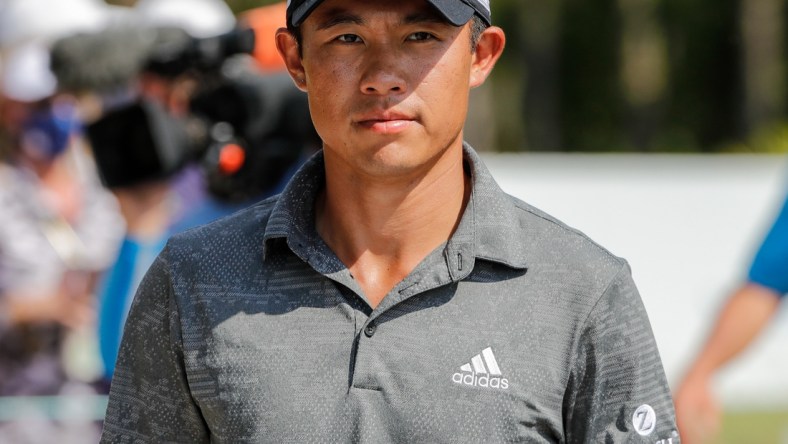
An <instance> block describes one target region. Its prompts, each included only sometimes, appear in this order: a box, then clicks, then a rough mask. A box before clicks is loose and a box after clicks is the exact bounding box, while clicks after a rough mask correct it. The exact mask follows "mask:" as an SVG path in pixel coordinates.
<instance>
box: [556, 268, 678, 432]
mask: <svg viewBox="0 0 788 444" xmlns="http://www.w3.org/2000/svg"><path fill="white" fill-rule="evenodd" d="M574 359H575V361H574V364H573V366H572V371H571V376H570V381H569V385H568V387H567V392H566V395H565V398H564V420H565V433H566V442H570V443H581V442H582V443H641V442H642V443H649V444H654V443H657V442H659V443H662V442H664V443H665V444H668V443H669V444H678V442H679V437H678V432H677V428H676V422H675V412H674V409H673V401H672V398H671V395H670V389H669V387H668V383H667V380H666V378H665V373H664V370H663V368H662V361H661V359H660V356H659V352H658V350H657V345H656V341H655V340H654V335H653V333H652V330H651V325H650V323H649V320H648V317H647V315H646V311H645V308H644V306H643V303H642V301H641V298H640V295H639V294H638V291H637V289H636V287H635V284H634V282H633V281H632V278H631V274H630V270H629V267H628V266H626V265H624V266H623V267H622V269H621V270H620V271H619V273H618V275H617V276H616V277H615V279H614V280H613V281H612V282H611V283H610V285H609V286H608V288H607V290H606V291H605V292H604V293H603V294H602V296H601V297H600V299H599V300H598V302H597V303H596V305H595V306H594V308H593V309H592V311H591V312H590V314H589V315H588V318H587V319H586V321H585V323H584V324H583V325H582V327H581V330H580V331H579V334H578V339H577V342H576V353H575V357H574ZM662 440H664V441H662Z"/></svg>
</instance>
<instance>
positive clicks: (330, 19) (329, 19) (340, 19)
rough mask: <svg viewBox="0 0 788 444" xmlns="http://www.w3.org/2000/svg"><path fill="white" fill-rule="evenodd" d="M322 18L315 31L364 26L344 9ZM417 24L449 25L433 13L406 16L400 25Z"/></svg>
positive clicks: (336, 10) (357, 18) (330, 11)
mask: <svg viewBox="0 0 788 444" xmlns="http://www.w3.org/2000/svg"><path fill="white" fill-rule="evenodd" d="M324 16H325V17H326V19H325V20H323V21H321V22H320V23H319V24H318V25H317V29H318V30H321V31H322V30H326V29H329V28H331V27H333V26H338V25H347V24H353V25H363V24H364V20H363V19H362V18H361V17H360V16H358V15H356V14H353V13H351V12H348V11H347V10H344V9H339V8H337V9H332V10H329V11H326V13H325V14H324ZM417 23H438V24H449V22H448V21H447V20H446V19H444V18H443V17H442V16H441V15H439V14H437V13H436V12H433V11H428V12H427V11H424V12H416V13H414V14H411V15H408V16H406V17H405V18H404V19H403V20H402V24H405V25H412V24H417Z"/></svg>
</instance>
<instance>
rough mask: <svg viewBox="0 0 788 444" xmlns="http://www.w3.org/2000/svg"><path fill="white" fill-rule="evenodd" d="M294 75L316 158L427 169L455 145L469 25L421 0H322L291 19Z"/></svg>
mask: <svg viewBox="0 0 788 444" xmlns="http://www.w3.org/2000/svg"><path fill="white" fill-rule="evenodd" d="M301 33H302V38H303V41H302V55H303V57H302V58H301V59H300V63H301V66H300V67H299V69H297V70H296V71H295V73H294V70H293V69H291V73H294V77H295V80H296V83H297V84H298V85H299V86H300V87H301V88H302V89H304V90H305V91H307V92H308V95H309V104H310V110H311V113H312V119H313V120H314V123H315V127H316V128H317V130H318V133H319V134H320V136H321V138H322V139H323V142H324V150H325V153H326V161H327V162H329V161H330V160H333V161H337V162H341V163H344V164H346V165H348V166H350V167H351V168H352V169H353V170H355V171H358V172H360V173H363V174H369V175H373V176H392V175H400V174H408V173H412V172H414V171H417V170H419V169H420V168H429V167H430V165H432V164H433V163H434V162H435V161H436V160H437V159H439V158H440V157H441V155H442V154H443V153H445V152H446V150H447V149H449V148H451V147H455V148H457V149H460V147H461V144H462V127H463V124H464V122H465V117H466V112H467V107H468V94H469V90H470V88H471V87H473V86H476V85H477V84H480V83H482V82H483V80H484V78H483V76H478V75H477V76H474V75H472V69H473V68H474V62H475V58H476V56H475V53H474V52H473V51H471V46H470V34H469V33H470V25H468V24H466V25H465V26H462V27H455V26H452V25H451V24H449V23H448V22H446V21H445V20H444V19H443V18H442V17H441V16H440V15H439V14H438V12H437V11H435V10H434V9H433V8H432V7H431V6H430V5H429V4H427V3H426V2H425V1H424V0H399V1H396V2H391V1H387V0H374V1H370V0H327V1H325V2H324V3H323V4H322V5H320V6H319V7H318V8H317V9H315V11H314V12H312V14H311V15H310V16H309V17H308V18H307V19H306V21H305V22H304V23H303V24H302V25H301Z"/></svg>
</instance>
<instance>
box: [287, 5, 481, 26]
mask: <svg viewBox="0 0 788 444" xmlns="http://www.w3.org/2000/svg"><path fill="white" fill-rule="evenodd" d="M322 2H323V0H306V1H305V2H303V3H301V4H300V5H298V7H296V8H295V9H294V10H293V13H292V14H291V16H290V17H288V20H289V21H290V23H292V24H293V26H300V25H301V23H303V21H304V19H306V17H307V16H308V15H309V14H310V13H311V12H312V11H313V10H314V9H315V8H317V6H318V5H320V3H322ZM427 3H429V4H431V5H432V6H434V7H435V9H437V10H438V12H440V14H441V15H442V16H443V17H444V18H446V20H447V21H448V22H449V23H451V24H452V25H454V26H462V25H464V24H466V23H468V21H469V20H470V19H471V17H473V14H474V12H476V11H475V10H474V9H473V7H471V6H469V5H467V4H466V3H464V2H461V1H458V0H427Z"/></svg>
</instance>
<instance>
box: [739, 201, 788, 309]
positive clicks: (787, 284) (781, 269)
mask: <svg viewBox="0 0 788 444" xmlns="http://www.w3.org/2000/svg"><path fill="white" fill-rule="evenodd" d="M748 278H749V281H750V282H753V283H756V284H758V285H761V286H763V287H767V288H771V289H772V290H774V291H775V292H777V293H779V294H780V295H781V296H785V295H786V294H788V199H787V200H786V202H785V204H784V205H783V208H782V210H781V211H780V214H779V215H778V216H777V219H776V220H775V221H774V224H773V225H772V227H771V229H770V230H769V233H768V234H767V235H766V238H765V239H764V241H763V243H762V244H761V246H760V248H759V249H758V252H757V253H756V254H755V258H754V259H753V262H752V265H751V266H750V272H749V274H748Z"/></svg>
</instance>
